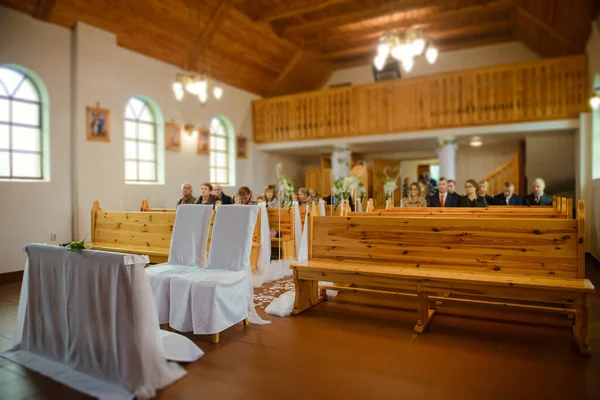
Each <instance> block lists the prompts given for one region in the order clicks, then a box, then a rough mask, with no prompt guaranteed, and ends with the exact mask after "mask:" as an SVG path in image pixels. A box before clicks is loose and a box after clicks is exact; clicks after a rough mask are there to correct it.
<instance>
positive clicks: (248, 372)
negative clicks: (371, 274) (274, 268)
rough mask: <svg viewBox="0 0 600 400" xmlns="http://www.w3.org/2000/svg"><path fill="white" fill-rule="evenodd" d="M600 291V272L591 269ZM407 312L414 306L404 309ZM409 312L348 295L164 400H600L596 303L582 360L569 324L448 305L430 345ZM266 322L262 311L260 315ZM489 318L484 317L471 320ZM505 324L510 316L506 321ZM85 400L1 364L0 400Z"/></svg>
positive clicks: (233, 338)
mask: <svg viewBox="0 0 600 400" xmlns="http://www.w3.org/2000/svg"><path fill="white" fill-rule="evenodd" d="M588 273H589V275H590V278H591V279H592V281H593V282H594V284H595V285H596V287H598V288H600V270H598V269H596V268H595V267H593V266H592V265H591V264H588ZM18 294H19V285H14V284H13V285H4V286H0V349H1V350H5V349H8V348H9V347H10V346H11V340H10V337H11V335H12V329H13V327H14V324H15V316H16V312H17V307H16V305H17V302H18ZM402 306H404V307H407V308H402ZM410 307H414V305H411V304H410V303H406V304H405V303H401V302H399V301H397V300H392V299H388V298H377V297H368V298H367V297H358V296H355V295H350V294H341V295H339V296H338V297H336V298H333V299H331V300H330V301H328V302H325V303H321V304H319V305H317V306H316V307H313V308H312V309H311V310H309V311H307V312H305V313H303V314H301V315H300V316H296V317H286V318H276V317H271V316H269V317H268V318H269V319H272V320H274V323H273V324H271V325H266V326H250V327H247V328H244V327H242V326H235V327H233V328H231V329H229V330H228V331H226V332H225V333H223V334H222V339H221V343H220V344H218V345H213V344H211V343H210V341H209V338H208V337H196V338H195V340H196V341H197V343H198V344H199V346H200V347H201V348H202V349H203V350H204V351H205V352H206V355H205V356H204V357H203V358H202V359H201V360H199V361H198V362H196V363H192V364H189V365H187V366H186V369H187V370H188V375H187V376H186V377H185V378H183V379H182V380H180V381H179V382H177V383H175V384H174V385H172V386H170V387H169V388H167V389H165V390H163V391H161V392H159V394H158V398H160V399H219V400H227V399H327V400H333V399H410V400H419V399H426V400H450V399H460V400H468V399H475V400H493V399H510V400H516V399H527V400H534V399H551V400H553V399H556V400H563V399H564V400H571V399H574V400H575V399H589V400H598V399H600V300H599V298H598V297H596V298H594V301H593V313H592V323H591V336H592V349H593V352H594V353H595V354H594V355H593V356H592V357H589V358H586V357H582V356H580V355H579V353H578V351H577V346H576V344H575V341H574V339H573V337H572V334H571V331H570V330H569V329H567V328H565V327H557V326H556V325H560V324H563V325H564V321H563V320H561V319H560V318H558V317H549V316H541V315H539V314H525V313H520V314H515V313H514V312H513V313H511V315H510V316H511V317H512V318H514V319H517V320H518V319H529V318H536V319H537V320H538V321H540V322H544V323H545V324H546V325H542V326H540V325H524V324H517V323H507V322H498V321H494V320H490V318H491V317H493V316H494V315H496V316H498V315H500V312H498V313H495V314H491V313H490V312H489V310H488V311H485V312H484V311H482V310H477V309H474V308H469V309H464V308H463V309H461V308H457V307H454V306H450V305H449V304H446V305H444V306H442V309H441V311H440V314H439V315H438V316H436V318H435V319H434V321H433V322H432V325H431V326H430V327H429V328H428V330H427V331H426V333H424V334H422V335H415V334H413V331H412V328H413V326H414V323H415V317H416V315H415V312H414V311H412V309H411V308H410ZM261 313H262V312H261ZM465 313H467V314H469V315H471V316H485V317H487V318H488V319H487V320H484V319H479V318H478V319H476V318H471V317H464V316H460V315H464V314H465ZM505 316H506V315H505ZM22 398H27V399H29V398H31V399H61V400H63V399H65V400H66V399H72V398H85V396H82V395H79V394H78V393H76V392H73V391H72V390H69V389H67V388H65V387H63V386H61V385H59V384H57V383H55V382H53V381H51V380H49V379H47V378H44V377H42V376H40V375H38V374H35V373H32V372H29V371H27V370H24V369H22V368H21V367H19V366H18V365H15V364H11V363H9V362H7V361H5V360H3V359H0V399H11V400H12V399H15V400H17V399H22Z"/></svg>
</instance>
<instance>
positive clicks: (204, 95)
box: [198, 91, 208, 104]
mask: <svg viewBox="0 0 600 400" xmlns="http://www.w3.org/2000/svg"><path fill="white" fill-rule="evenodd" d="M198 98H199V99H200V102H201V103H202V104H204V103H206V100H208V93H207V92H205V91H203V92H200V93H199V94H198Z"/></svg>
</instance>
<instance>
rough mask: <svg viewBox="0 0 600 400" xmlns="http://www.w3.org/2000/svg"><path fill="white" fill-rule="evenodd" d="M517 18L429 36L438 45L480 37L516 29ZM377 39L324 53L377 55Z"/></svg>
mask: <svg viewBox="0 0 600 400" xmlns="http://www.w3.org/2000/svg"><path fill="white" fill-rule="evenodd" d="M515 26H516V21H515V19H510V20H503V21H497V22H494V23H488V24H474V25H469V26H463V27H459V28H450V29H440V30H436V31H430V32H429V33H428V36H427V37H428V38H430V39H432V40H433V43H434V45H435V46H436V47H437V45H438V42H440V43H444V40H448V39H459V40H460V39H462V38H466V37H467V38H468V37H479V36H482V35H490V34H493V33H494V32H507V31H512V30H514V29H515ZM376 46H377V39H371V40H370V43H369V42H367V44H364V43H361V44H359V45H358V46H353V47H350V48H348V49H343V50H338V51H334V52H330V53H326V54H324V55H323V57H322V58H323V59H324V60H330V61H331V60H336V59H339V58H342V57H346V56H348V55H355V54H364V53H371V56H372V57H375V54H376V51H377V47H376Z"/></svg>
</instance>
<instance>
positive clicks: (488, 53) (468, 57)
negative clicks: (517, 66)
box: [323, 42, 538, 88]
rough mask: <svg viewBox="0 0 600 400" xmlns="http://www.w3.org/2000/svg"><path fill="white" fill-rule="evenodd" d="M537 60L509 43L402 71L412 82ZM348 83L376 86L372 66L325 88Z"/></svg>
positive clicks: (420, 60)
mask: <svg viewBox="0 0 600 400" xmlns="http://www.w3.org/2000/svg"><path fill="white" fill-rule="evenodd" d="M374 51H375V49H374ZM537 58H538V56H537V55H536V54H535V53H534V52H532V51H531V50H529V49H528V48H527V47H526V46H525V45H523V44H522V43H521V42H509V43H500V44H495V45H489V46H482V47H474V48H470V49H464V50H456V51H447V52H441V53H440V55H439V57H438V59H437V61H436V63H435V64H433V65H430V64H428V63H427V61H426V60H425V58H424V57H417V58H415V65H414V66H413V69H412V70H411V72H405V71H404V70H401V73H402V77H403V78H411V77H416V76H422V75H431V74H439V73H442V72H450V71H460V70H463V69H470V68H480V67H485V66H492V65H501V64H510V63H514V62H523V61H531V60H535V59H537ZM347 82H350V83H351V84H353V85H360V84H363V83H372V82H374V81H373V70H372V68H371V65H363V66H360V67H354V68H346V69H341V70H337V71H335V72H334V73H333V75H331V77H330V78H329V80H328V81H327V83H325V85H324V86H323V87H325V88H326V87H329V86H330V85H335V84H340V83H347Z"/></svg>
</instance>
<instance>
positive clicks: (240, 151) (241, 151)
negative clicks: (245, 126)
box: [236, 136, 248, 159]
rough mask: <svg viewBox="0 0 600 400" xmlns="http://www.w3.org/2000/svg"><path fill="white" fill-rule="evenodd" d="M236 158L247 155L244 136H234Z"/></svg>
mask: <svg viewBox="0 0 600 400" xmlns="http://www.w3.org/2000/svg"><path fill="white" fill-rule="evenodd" d="M236 149H237V158H242V159H243V158H247V157H248V138H246V137H245V136H237V137H236Z"/></svg>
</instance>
